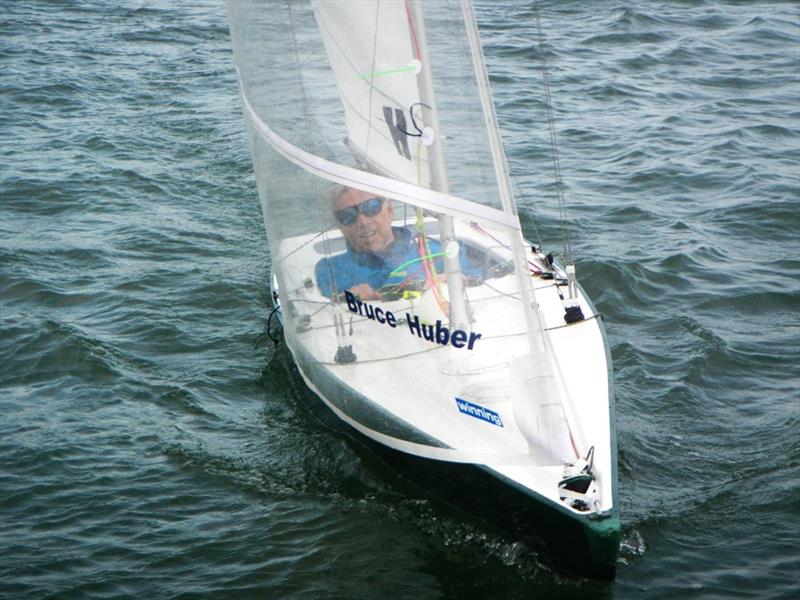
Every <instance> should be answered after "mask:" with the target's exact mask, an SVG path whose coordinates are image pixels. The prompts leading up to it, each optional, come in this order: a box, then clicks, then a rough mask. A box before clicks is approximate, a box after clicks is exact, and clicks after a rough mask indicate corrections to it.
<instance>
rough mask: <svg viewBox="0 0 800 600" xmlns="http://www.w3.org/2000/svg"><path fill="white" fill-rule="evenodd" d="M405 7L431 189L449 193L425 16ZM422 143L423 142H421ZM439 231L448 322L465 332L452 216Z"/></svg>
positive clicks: (415, 5) (414, 6)
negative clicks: (427, 137) (426, 131)
mask: <svg viewBox="0 0 800 600" xmlns="http://www.w3.org/2000/svg"><path fill="white" fill-rule="evenodd" d="M406 6H407V8H408V9H409V17H410V18H411V23H412V31H411V33H412V36H415V39H414V40H413V41H414V42H415V52H416V53H417V59H418V60H420V61H421V63H422V68H421V70H420V72H419V73H418V74H417V84H418V85H419V91H420V101H421V102H422V103H423V104H424V105H426V106H427V107H428V109H429V111H428V112H429V115H430V117H429V118H428V119H427V120H428V121H429V122H430V127H431V128H432V129H433V132H434V138H433V140H432V141H431V142H430V143H429V144H426V145H427V147H428V161H429V165H430V177H431V189H433V190H435V191H437V192H442V193H445V194H446V193H448V191H449V186H448V183H447V173H446V171H445V162H444V153H443V152H442V142H441V137H442V130H441V128H440V127H439V112H438V111H437V109H436V94H435V93H434V89H433V75H432V73H431V64H430V60H429V56H430V53H429V52H428V39H427V35H426V31H425V16H424V15H423V12H422V1H421V0H407V2H406ZM422 143H425V141H423V142H422ZM439 224H440V229H441V239H440V242H441V246H442V250H443V251H445V256H444V270H445V274H446V276H447V290H448V292H449V296H450V315H449V317H450V322H451V323H452V324H453V326H454V327H457V328H460V329H468V328H469V325H470V321H471V319H470V316H469V315H470V313H469V309H468V307H467V301H466V297H465V295H464V279H463V277H462V275H461V263H460V261H459V256H458V253H457V252H456V253H453V252H446V251H447V249H448V247H452V246H451V244H453V243H456V244H457V243H458V242H457V241H456V235H455V227H454V225H453V217H451V216H450V215H441V216H440V217H439Z"/></svg>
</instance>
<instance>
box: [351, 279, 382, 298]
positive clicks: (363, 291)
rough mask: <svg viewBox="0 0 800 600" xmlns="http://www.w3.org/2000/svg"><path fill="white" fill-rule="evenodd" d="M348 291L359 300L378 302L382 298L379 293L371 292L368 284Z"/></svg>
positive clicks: (361, 284)
mask: <svg viewBox="0 0 800 600" xmlns="http://www.w3.org/2000/svg"><path fill="white" fill-rule="evenodd" d="M350 291H351V292H352V293H353V295H355V296H357V297H358V298H360V299H361V300H380V299H381V297H382V296H381V295H380V293H379V292H376V291H375V290H373V289H372V286H370V285H369V284H368V283H359V284H358V285H354V286H353V287H351V288H350Z"/></svg>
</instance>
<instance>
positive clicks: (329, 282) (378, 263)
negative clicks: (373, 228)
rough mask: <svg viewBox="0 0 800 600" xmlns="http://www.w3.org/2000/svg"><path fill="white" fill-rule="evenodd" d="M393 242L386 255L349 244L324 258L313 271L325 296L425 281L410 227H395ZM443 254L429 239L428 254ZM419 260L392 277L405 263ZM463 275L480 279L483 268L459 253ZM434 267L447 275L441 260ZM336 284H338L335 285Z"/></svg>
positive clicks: (385, 252) (437, 258) (439, 246)
mask: <svg viewBox="0 0 800 600" xmlns="http://www.w3.org/2000/svg"><path fill="white" fill-rule="evenodd" d="M392 232H393V233H394V241H393V242H392V243H391V244H389V246H388V247H387V248H386V249H385V250H384V251H383V252H359V251H358V250H356V249H354V248H353V247H352V246H350V244H348V245H347V252H345V253H343V254H337V255H336V256H332V257H330V258H327V257H326V258H322V259H320V261H319V262H318V263H317V266H316V268H315V269H314V271H315V275H316V279H317V286H318V287H319V291H320V292H321V293H322V295H323V296H327V297H329V298H330V297H331V296H332V295H333V294H334V293H338V294H341V293H342V292H344V291H345V290H346V289H349V288H351V287H353V286H356V285H358V284H360V283H367V284H369V286H370V287H371V288H372V289H373V290H376V291H377V290H379V289H380V288H382V287H384V286H387V285H396V284H398V283H402V282H403V281H405V280H407V279H411V280H413V281H424V280H425V266H424V265H423V261H421V260H418V259H419V258H420V256H419V249H418V248H417V240H416V238H415V237H414V235H413V234H412V231H411V229H409V228H407V227H392ZM441 251H442V247H441V244H439V242H437V241H436V240H431V239H429V240H428V252H429V253H430V254H438V253H440V252H441ZM413 260H416V262H413V263H411V264H409V265H406V266H405V267H403V268H402V269H400V270H399V271H398V272H397V273H394V274H392V272H393V270H394V269H397V268H398V267H400V266H401V265H403V264H404V263H406V262H409V261H413ZM459 261H460V263H461V269H462V273H463V274H464V275H467V276H469V277H480V274H481V269H480V267H477V266H476V265H474V264H473V262H472V261H471V260H470V259H469V258H467V256H466V255H465V253H464V252H463V247H462V251H460V252H459ZM434 264H435V265H436V271H437V272H438V273H442V272H444V262H443V261H442V257H441V256H439V257H436V259H435V262H434ZM334 284H335V285H334Z"/></svg>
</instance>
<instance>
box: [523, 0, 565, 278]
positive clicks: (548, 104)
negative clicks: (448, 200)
mask: <svg viewBox="0 0 800 600" xmlns="http://www.w3.org/2000/svg"><path fill="white" fill-rule="evenodd" d="M533 15H534V19H535V21H536V31H537V33H538V37H539V60H540V61H541V63H542V83H543V86H544V101H545V108H546V110H547V128H548V130H549V132H550V147H551V149H552V155H553V156H552V158H553V176H554V178H555V183H556V196H557V198H558V212H559V216H560V218H561V231H562V235H563V240H564V261H565V263H566V264H568V265H570V264H572V243H571V242H570V235H569V228H568V227H567V214H566V209H565V204H566V199H565V197H564V183H563V181H562V179H561V163H560V160H559V156H558V140H557V138H556V120H555V116H554V114H553V101H552V98H551V96H550V77H549V75H548V72H547V55H546V53H545V48H544V34H543V33H542V19H541V17H540V15H539V1H538V0H534V3H533Z"/></svg>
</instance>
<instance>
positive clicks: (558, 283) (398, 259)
mask: <svg viewBox="0 0 800 600" xmlns="http://www.w3.org/2000/svg"><path fill="white" fill-rule="evenodd" d="M228 12H229V21H230V29H231V38H232V43H233V48H234V56H235V63H236V68H237V71H238V77H239V84H240V94H241V99H242V104H243V107H244V114H245V120H246V123H247V127H248V131H249V139H250V142H251V149H252V157H253V163H254V169H255V174H256V180H257V184H258V188H259V195H260V199H261V206H262V214H263V217H264V222H265V226H266V230H267V235H268V238H269V242H270V248H271V255H272V269H273V282H272V285H273V296H274V298H275V300H276V302H277V303H279V306H280V314H281V319H282V324H283V330H284V337H285V339H286V343H287V345H288V347H289V349H290V350H291V353H292V355H293V357H294V359H295V361H296V363H297V367H298V369H299V372H300V374H301V375H302V377H303V379H304V380H305V382H306V384H307V385H308V387H309V388H310V389H311V390H313V392H314V393H316V395H318V396H319V398H320V399H321V400H322V401H323V402H324V403H325V404H326V405H327V406H328V407H329V408H330V410H331V411H333V412H334V413H335V414H336V415H337V416H338V417H339V418H340V419H342V420H343V421H344V422H345V423H347V424H348V425H350V426H352V428H354V429H355V430H356V431H357V432H358V433H359V434H361V435H363V436H366V438H368V439H369V440H371V442H373V443H376V444H378V445H380V447H382V448H387V449H391V451H395V452H398V453H400V455H399V456H413V457H417V458H418V459H421V460H424V461H431V462H432V463H435V464H436V465H437V466H442V465H448V464H449V465H453V466H454V468H456V465H459V466H458V467H457V469H464V468H466V469H473V470H477V471H480V472H481V473H482V474H483V475H487V476H488V477H489V478H490V479H491V480H492V481H494V482H496V483H497V485H499V486H501V487H503V488H504V489H505V490H506V491H507V492H509V496H508V497H509V498H511V500H510V502H512V503H513V504H514V505H515V506H514V509H520V508H523V509H526V510H527V509H530V512H529V514H530V515H531V516H530V519H529V521H528V522H523V523H520V527H521V528H523V529H525V530H526V531H525V533H530V532H533V533H535V534H536V535H537V536H539V537H540V539H541V540H543V544H544V547H545V548H546V549H547V552H548V554H550V555H551V558H552V560H553V562H554V563H555V564H558V565H564V566H565V567H566V568H567V569H571V570H573V571H576V572H578V573H581V574H584V575H589V576H593V577H600V578H613V576H614V573H615V565H616V561H617V555H618V549H619V540H620V520H619V503H618V490H617V473H616V469H617V466H616V462H617V458H616V435H615V426H614V419H613V389H612V378H611V376H610V372H611V362H610V356H609V352H608V345H607V342H606V339H605V333H604V329H603V324H602V321H601V318H600V315H599V314H598V313H597V311H596V310H595V308H594V307H593V306H592V304H591V302H590V300H589V298H588V297H587V296H586V294H585V293H584V292H583V290H582V288H581V287H580V285H579V284H578V283H577V281H576V278H575V267H574V264H572V262H571V260H568V261H566V262H565V264H563V265H561V264H559V262H558V261H557V260H555V259H554V258H553V256H552V254H545V253H544V251H543V250H542V249H541V247H540V246H539V245H537V244H532V243H530V242H528V241H526V239H525V238H524V236H523V231H522V227H521V224H520V220H519V217H518V214H517V209H516V203H515V198H514V195H513V193H512V186H511V185H510V180H509V171H508V167H507V162H506V158H505V155H504V151H503V146H502V142H501V139H500V133H499V129H498V125H497V119H496V115H495V110H494V105H493V102H492V96H491V91H490V87H489V80H488V76H487V71H486V67H485V64H484V58H483V53H482V49H481V43H480V37H479V31H478V28H477V25H476V21H475V17H474V13H473V7H472V3H471V0H461V1H460V2H421V1H420V0H302V1H301V0H286V1H285V2H269V3H263V2H261V3H257V2H245V1H239V0H236V1H230V2H229V4H228ZM567 258H569V257H567Z"/></svg>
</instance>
